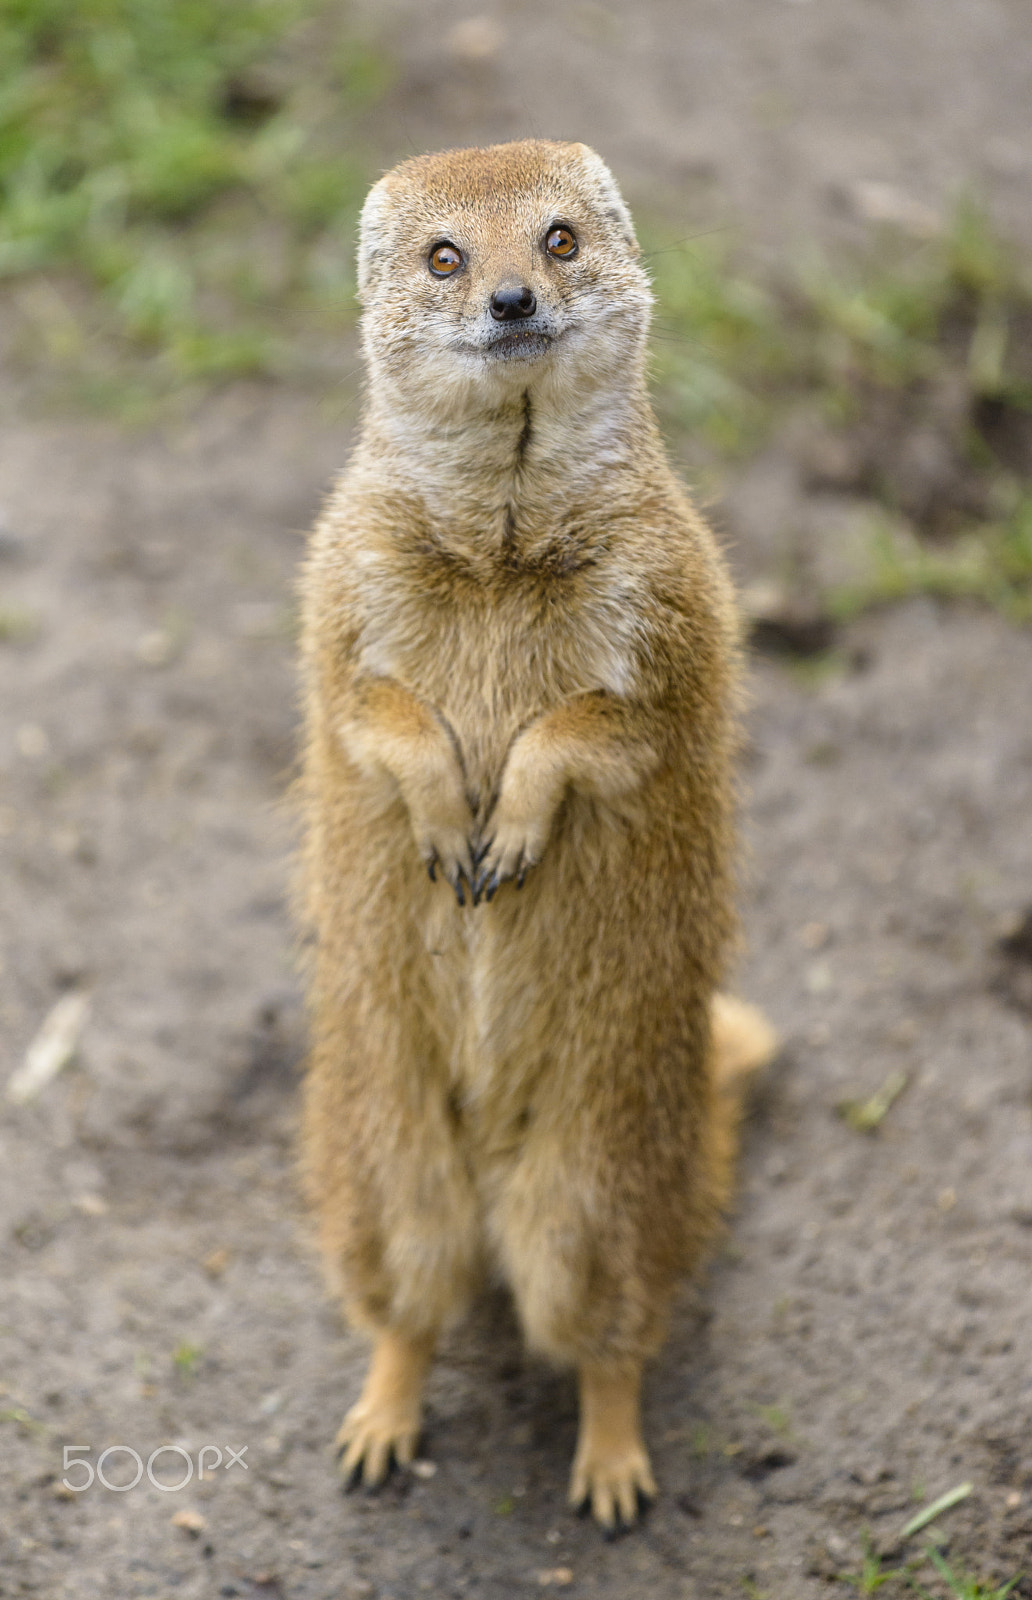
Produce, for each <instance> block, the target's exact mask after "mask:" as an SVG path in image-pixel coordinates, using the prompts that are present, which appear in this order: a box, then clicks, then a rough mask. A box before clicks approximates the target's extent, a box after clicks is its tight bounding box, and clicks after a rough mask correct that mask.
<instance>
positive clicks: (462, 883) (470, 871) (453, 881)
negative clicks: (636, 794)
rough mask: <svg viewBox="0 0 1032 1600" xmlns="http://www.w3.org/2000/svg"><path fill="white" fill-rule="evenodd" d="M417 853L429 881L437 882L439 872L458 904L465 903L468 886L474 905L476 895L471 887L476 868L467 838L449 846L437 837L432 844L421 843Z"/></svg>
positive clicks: (462, 904)
mask: <svg viewBox="0 0 1032 1600" xmlns="http://www.w3.org/2000/svg"><path fill="white" fill-rule="evenodd" d="M419 853H420V855H421V856H422V857H423V860H424V861H425V862H426V870H427V872H428V873H429V875H430V882H431V883H436V882H437V874H438V872H439V873H440V874H441V877H442V878H443V879H444V881H445V882H446V883H448V884H450V885H451V888H452V892H453V893H454V895H455V898H456V900H457V901H458V903H459V905H460V906H464V905H465V904H466V889H467V886H468V887H469V892H470V895H471V896H472V900H473V904H474V905H476V903H477V898H478V897H477V894H476V891H475V889H474V888H473V884H474V881H475V877H476V869H475V867H474V865H473V852H472V850H471V849H470V845H469V841H468V840H467V839H462V840H461V843H460V844H459V845H458V846H456V844H455V843H454V842H453V843H452V844H451V846H450V847H449V846H448V845H446V844H445V843H444V841H443V840H441V839H438V841H437V842H436V843H434V844H429V843H428V844H426V845H421V846H420V852H419Z"/></svg>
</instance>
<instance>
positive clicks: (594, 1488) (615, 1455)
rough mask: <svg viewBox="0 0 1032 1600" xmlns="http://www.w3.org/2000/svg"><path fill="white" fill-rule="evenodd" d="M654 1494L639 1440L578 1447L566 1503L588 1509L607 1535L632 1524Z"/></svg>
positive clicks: (650, 1470) (646, 1457) (577, 1508)
mask: <svg viewBox="0 0 1032 1600" xmlns="http://www.w3.org/2000/svg"><path fill="white" fill-rule="evenodd" d="M655 1495H656V1480H655V1479H654V1478H653V1476H652V1468H651V1467H650V1466H649V1458H648V1456H647V1455H646V1453H645V1450H644V1448H643V1446H641V1445H640V1444H638V1443H636V1442H635V1443H630V1442H629V1443H628V1444H627V1445H626V1446H624V1447H623V1448H617V1449H608V1450H607V1449H605V1448H603V1447H602V1446H601V1444H600V1445H598V1446H596V1447H595V1448H592V1447H591V1446H590V1445H589V1446H588V1448H584V1447H583V1446H582V1447H581V1448H580V1449H578V1451H577V1456H576V1459H575V1461H574V1463H573V1473H572V1475H571V1478H570V1504H571V1506H573V1507H574V1508H575V1509H576V1510H578V1511H582V1510H583V1511H587V1510H588V1509H590V1511H591V1514H592V1516H593V1517H594V1519H595V1521H596V1522H597V1523H598V1524H599V1525H600V1527H601V1528H602V1529H603V1531H604V1532H605V1533H606V1534H607V1535H613V1534H616V1533H618V1532H619V1531H620V1529H621V1528H630V1527H633V1526H634V1524H635V1522H637V1520H638V1516H639V1514H640V1512H641V1510H642V1509H643V1507H644V1506H647V1505H648V1504H649V1503H650V1502H651V1501H652V1500H653V1499H654V1498H655Z"/></svg>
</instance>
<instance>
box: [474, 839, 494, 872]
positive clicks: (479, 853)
mask: <svg viewBox="0 0 1032 1600" xmlns="http://www.w3.org/2000/svg"><path fill="white" fill-rule="evenodd" d="M493 844H494V840H493V839H485V840H484V842H483V844H482V845H481V846H480V849H479V850H476V851H474V853H473V865H474V866H475V867H479V865H480V863H481V862H482V861H483V859H484V857H485V856H486V855H487V852H488V851H489V850H490V848H491V846H492V845H493Z"/></svg>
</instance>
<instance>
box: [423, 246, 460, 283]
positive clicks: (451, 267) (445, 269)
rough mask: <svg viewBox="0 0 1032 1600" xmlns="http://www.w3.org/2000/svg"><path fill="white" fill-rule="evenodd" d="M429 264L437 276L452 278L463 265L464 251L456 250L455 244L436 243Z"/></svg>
mask: <svg viewBox="0 0 1032 1600" xmlns="http://www.w3.org/2000/svg"><path fill="white" fill-rule="evenodd" d="M429 265H430V271H431V272H432V273H433V275H434V277H435V278H450V277H451V275H452V273H453V272H458V270H459V268H460V267H461V266H462V251H461V250H456V248H455V246H454V245H453V244H435V245H434V248H433V249H432V250H431V252H430V263H429Z"/></svg>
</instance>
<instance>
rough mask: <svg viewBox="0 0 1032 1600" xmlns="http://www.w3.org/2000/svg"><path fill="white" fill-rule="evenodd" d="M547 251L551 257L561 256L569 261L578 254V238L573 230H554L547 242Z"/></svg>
mask: <svg viewBox="0 0 1032 1600" xmlns="http://www.w3.org/2000/svg"><path fill="white" fill-rule="evenodd" d="M545 249H546V250H547V251H548V253H549V255H550V256H560V257H561V258H562V259H563V260H564V261H568V260H569V259H570V257H571V256H575V255H576V254H577V238H576V235H575V234H574V232H573V230H572V229H571V228H553V229H552V231H551V233H550V234H549V235H548V238H547V239H546V240H545Z"/></svg>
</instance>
